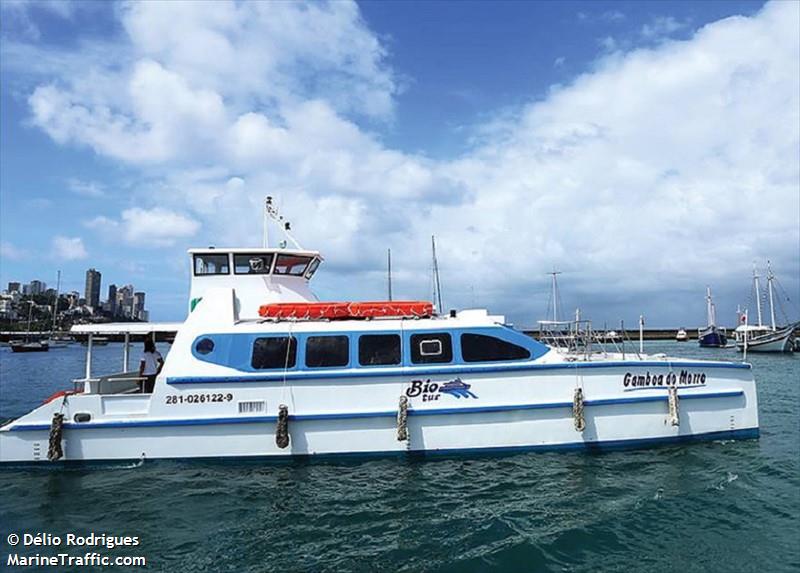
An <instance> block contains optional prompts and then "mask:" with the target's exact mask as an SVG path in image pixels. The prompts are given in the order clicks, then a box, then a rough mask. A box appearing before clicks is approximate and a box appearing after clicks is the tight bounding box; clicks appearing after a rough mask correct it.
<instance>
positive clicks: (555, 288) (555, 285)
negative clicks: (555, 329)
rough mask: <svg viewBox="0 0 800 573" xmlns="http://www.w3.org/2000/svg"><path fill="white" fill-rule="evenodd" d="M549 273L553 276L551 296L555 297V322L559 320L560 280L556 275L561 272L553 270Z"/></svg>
mask: <svg viewBox="0 0 800 573" xmlns="http://www.w3.org/2000/svg"><path fill="white" fill-rule="evenodd" d="M547 274H549V275H551V276H552V277H553V278H552V281H551V282H552V287H551V289H552V291H551V293H550V296H551V297H553V322H558V280H557V279H556V276H558V275H560V274H561V272H560V271H556V270H553V272H551V273H547Z"/></svg>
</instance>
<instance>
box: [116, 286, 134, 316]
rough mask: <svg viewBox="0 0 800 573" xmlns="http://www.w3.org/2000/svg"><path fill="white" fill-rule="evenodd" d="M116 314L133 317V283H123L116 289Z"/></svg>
mask: <svg viewBox="0 0 800 573" xmlns="http://www.w3.org/2000/svg"><path fill="white" fill-rule="evenodd" d="M117 314H118V315H119V316H124V317H125V318H133V285H125V286H121V287H119V288H118V289H117Z"/></svg>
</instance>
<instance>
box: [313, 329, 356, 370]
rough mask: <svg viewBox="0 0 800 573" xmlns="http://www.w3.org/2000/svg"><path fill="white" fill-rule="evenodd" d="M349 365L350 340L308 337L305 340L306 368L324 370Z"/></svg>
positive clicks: (330, 337)
mask: <svg viewBox="0 0 800 573" xmlns="http://www.w3.org/2000/svg"><path fill="white" fill-rule="evenodd" d="M349 363H350V340H349V339H348V338H347V337H346V336H309V337H308V338H307V339H306V366H308V367H309V368H324V367H331V366H347V365H348V364H349Z"/></svg>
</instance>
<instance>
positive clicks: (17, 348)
mask: <svg viewBox="0 0 800 573" xmlns="http://www.w3.org/2000/svg"><path fill="white" fill-rule="evenodd" d="M10 346H11V351H12V352H47V351H48V350H50V347H49V345H47V344H10Z"/></svg>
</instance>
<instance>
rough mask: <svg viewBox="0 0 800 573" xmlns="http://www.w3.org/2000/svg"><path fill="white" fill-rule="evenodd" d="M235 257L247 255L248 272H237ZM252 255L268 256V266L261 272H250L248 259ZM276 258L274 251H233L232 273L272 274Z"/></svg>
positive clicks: (243, 274) (241, 274)
mask: <svg viewBox="0 0 800 573" xmlns="http://www.w3.org/2000/svg"><path fill="white" fill-rule="evenodd" d="M237 257H248V261H247V268H248V272H245V273H240V272H238V271H237V270H236V258H237ZM253 257H259V258H263V257H269V266H268V267H267V269H266V270H265V271H263V272H250V270H249V269H250V260H249V259H251V258H253ZM276 258H277V257H276V256H275V253H233V274H235V275H239V276H246V275H269V274H272V267H273V265H274V264H275V259H276Z"/></svg>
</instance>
